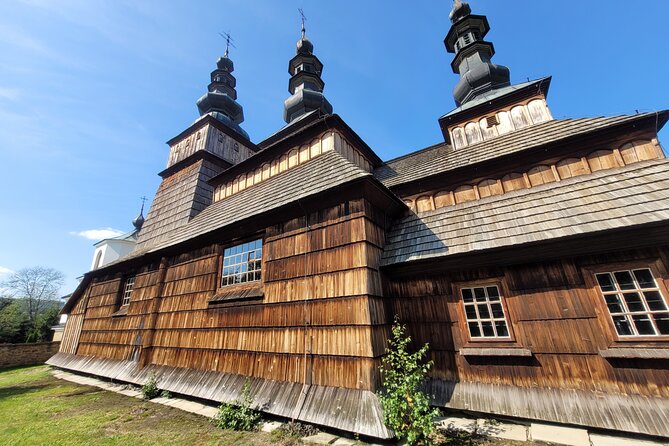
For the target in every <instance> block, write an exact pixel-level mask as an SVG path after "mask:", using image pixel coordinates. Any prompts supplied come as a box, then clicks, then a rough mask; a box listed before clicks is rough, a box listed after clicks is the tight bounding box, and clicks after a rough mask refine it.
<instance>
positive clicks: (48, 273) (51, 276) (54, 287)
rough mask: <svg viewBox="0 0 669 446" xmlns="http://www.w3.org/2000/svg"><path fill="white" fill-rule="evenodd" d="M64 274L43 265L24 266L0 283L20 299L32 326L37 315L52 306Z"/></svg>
mask: <svg viewBox="0 0 669 446" xmlns="http://www.w3.org/2000/svg"><path fill="white" fill-rule="evenodd" d="M64 281H65V276H64V275H63V273H61V272H60V271H57V270H55V269H53V268H46V267H43V266H33V267H31V268H24V269H22V270H20V271H17V272H15V273H12V274H11V275H10V276H9V278H8V279H7V280H5V281H4V282H2V284H0V286H1V287H3V288H5V290H6V291H7V292H9V293H10V294H11V295H12V297H15V298H19V299H22V300H23V301H24V302H25V305H26V311H27V314H28V320H29V321H30V324H31V325H32V326H33V327H34V326H35V323H36V322H37V317H38V316H39V315H40V314H42V312H44V311H45V310H46V309H47V308H50V307H53V302H54V301H57V299H58V292H59V290H60V287H61V286H63V283H64Z"/></svg>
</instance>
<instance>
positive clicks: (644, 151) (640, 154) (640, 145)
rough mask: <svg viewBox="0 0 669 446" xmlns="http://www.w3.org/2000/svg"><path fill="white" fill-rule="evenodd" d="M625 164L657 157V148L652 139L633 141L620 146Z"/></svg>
mask: <svg viewBox="0 0 669 446" xmlns="http://www.w3.org/2000/svg"><path fill="white" fill-rule="evenodd" d="M620 155H622V157H623V161H625V164H632V163H638V162H639V161H646V160H653V159H657V158H658V155H657V150H656V148H655V146H654V145H653V144H652V143H651V142H650V141H633V142H631V143H627V144H625V145H624V146H622V147H621V148H620Z"/></svg>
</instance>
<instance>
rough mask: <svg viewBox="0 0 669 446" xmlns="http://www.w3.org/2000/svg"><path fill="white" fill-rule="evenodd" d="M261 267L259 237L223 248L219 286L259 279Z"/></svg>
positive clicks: (260, 243) (260, 241) (260, 242)
mask: <svg viewBox="0 0 669 446" xmlns="http://www.w3.org/2000/svg"><path fill="white" fill-rule="evenodd" d="M261 267H262V240H261V239H258V240H254V241H252V242H246V243H242V244H240V245H235V246H231V247H229V248H225V250H224V251H223V274H222V277H221V286H225V285H234V284H237V283H244V282H252V281H254V280H260V278H261V276H260V274H261Z"/></svg>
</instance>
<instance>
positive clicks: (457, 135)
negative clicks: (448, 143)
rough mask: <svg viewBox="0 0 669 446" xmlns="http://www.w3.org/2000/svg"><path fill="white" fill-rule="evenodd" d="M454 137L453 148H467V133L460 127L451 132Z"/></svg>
mask: <svg viewBox="0 0 669 446" xmlns="http://www.w3.org/2000/svg"><path fill="white" fill-rule="evenodd" d="M451 134H452V135H453V146H454V147H455V148H456V149H459V148H461V147H465V146H466V145H467V139H466V138H465V132H464V131H463V130H462V128H460V127H456V128H454V129H453V130H452V131H451Z"/></svg>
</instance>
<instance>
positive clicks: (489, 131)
mask: <svg viewBox="0 0 669 446" xmlns="http://www.w3.org/2000/svg"><path fill="white" fill-rule="evenodd" d="M493 118H494V116H493ZM479 127H481V133H482V134H483V139H484V140H485V139H492V138H494V137H495V136H497V128H496V126H494V125H493V126H490V127H488V118H483V119H481V120H480V121H479Z"/></svg>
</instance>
